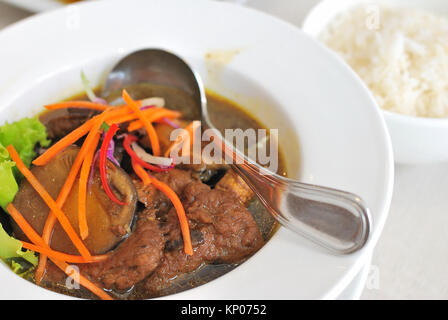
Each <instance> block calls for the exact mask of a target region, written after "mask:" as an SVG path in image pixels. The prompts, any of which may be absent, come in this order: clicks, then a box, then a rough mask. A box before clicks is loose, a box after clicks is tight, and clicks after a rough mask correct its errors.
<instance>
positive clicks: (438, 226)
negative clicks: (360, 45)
mask: <svg viewBox="0 0 448 320" xmlns="http://www.w3.org/2000/svg"><path fill="white" fill-rule="evenodd" d="M34 1H39V0H34ZM234 2H245V3H249V4H250V5H253V6H255V7H258V8H261V9H264V10H267V11H269V12H271V13H273V14H276V15H279V16H281V17H283V18H284V19H286V20H288V21H290V22H292V23H296V24H298V25H300V23H301V21H302V19H303V17H304V16H305V15H306V12H307V11H308V10H309V9H310V8H311V7H312V6H313V5H314V4H315V3H316V2H317V0H276V1H272V0H246V1H245V0H239V1H238V0H235V1H234ZM29 15H30V13H28V12H26V11H23V10H20V9H16V8H13V7H11V6H9V5H6V4H2V3H1V2H0V29H1V28H3V27H5V26H7V25H9V24H11V23H13V22H15V21H18V20H20V19H23V18H25V17H27V16H29ZM0 50H1V49H0ZM372 266H373V267H372V269H371V272H370V274H369V278H368V281H367V285H366V288H365V290H364V293H363V295H362V298H363V299H448V163H444V164H438V165H427V166H397V167H396V177H395V190H394V197H393V201H392V207H391V211H390V215H389V219H388V221H387V223H386V227H385V230H384V233H383V235H382V237H381V239H380V241H379V243H378V246H377V248H376V250H375V252H374V256H373V262H372Z"/></svg>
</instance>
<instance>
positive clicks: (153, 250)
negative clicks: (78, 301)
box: [82, 210, 164, 290]
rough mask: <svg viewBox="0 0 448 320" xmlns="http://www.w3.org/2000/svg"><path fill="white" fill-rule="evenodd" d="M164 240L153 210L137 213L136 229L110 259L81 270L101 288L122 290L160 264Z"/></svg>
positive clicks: (84, 266) (138, 280)
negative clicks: (98, 283)
mask: <svg viewBox="0 0 448 320" xmlns="http://www.w3.org/2000/svg"><path fill="white" fill-rule="evenodd" d="M163 248H164V240H163V235H162V233H161V230H160V228H159V226H158V222H157V220H156V216H155V212H154V210H145V211H143V212H141V213H140V214H139V217H138V221H137V226H136V228H135V230H134V232H133V233H132V235H131V236H130V237H129V238H128V239H126V240H125V241H124V242H123V243H122V244H121V245H120V246H119V247H118V248H117V249H116V250H115V251H114V252H113V253H112V254H111V257H110V258H109V259H107V260H106V261H104V262H100V263H96V264H87V265H83V266H82V268H83V269H84V270H83V271H84V272H85V273H86V274H87V275H88V276H89V277H90V278H91V279H93V280H94V281H96V282H100V284H101V285H102V287H103V288H106V289H117V290H125V289H129V288H131V287H133V286H134V285H135V284H136V283H138V282H140V281H141V280H143V279H145V278H146V277H147V276H148V275H149V274H151V273H152V272H153V271H154V270H155V269H156V268H157V267H158V266H159V264H160V262H161V259H162V256H163Z"/></svg>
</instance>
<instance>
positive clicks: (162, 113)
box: [128, 109, 182, 132]
mask: <svg viewBox="0 0 448 320" xmlns="http://www.w3.org/2000/svg"><path fill="white" fill-rule="evenodd" d="M157 111H158V112H155V113H153V114H152V115H151V116H149V117H148V121H149V122H156V121H158V120H160V119H162V118H165V117H166V118H168V119H177V118H180V117H181V116H182V113H180V112H178V111H173V110H168V109H164V110H157ZM142 127H143V122H142V121H141V120H136V121H133V122H131V123H130V124H129V126H128V131H129V132H131V131H135V130H138V129H140V128H142Z"/></svg>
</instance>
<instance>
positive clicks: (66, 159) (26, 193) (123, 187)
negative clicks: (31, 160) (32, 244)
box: [13, 146, 137, 254]
mask: <svg viewBox="0 0 448 320" xmlns="http://www.w3.org/2000/svg"><path fill="white" fill-rule="evenodd" d="M79 150H80V149H79V147H77V146H70V147H68V148H66V149H65V150H64V151H62V152H61V153H59V154H58V155H56V156H55V157H54V158H53V159H52V160H51V161H50V162H49V163H48V164H47V165H45V166H41V167H33V168H31V172H32V173H33V174H34V175H35V176H36V177H37V179H38V180H39V181H40V182H41V183H42V185H43V186H44V187H45V188H46V189H47V191H48V192H49V193H50V195H51V196H52V197H53V199H56V198H57V196H58V194H59V191H60V189H61V188H62V186H63V184H64V182H65V180H66V178H67V176H68V173H69V171H70V169H71V167H72V164H73V162H74V160H75V158H76V156H77V154H78V152H79ZM107 166H108V176H109V185H110V186H111V188H112V190H113V191H114V193H115V194H116V195H117V197H118V198H119V199H120V200H121V201H123V202H126V203H127V205H124V206H121V205H119V204H116V203H114V202H112V201H111V200H110V199H109V197H108V196H107V194H106V193H105V192H104V189H103V187H102V183H101V176H100V171H99V168H98V167H97V168H96V170H95V174H94V176H93V181H92V183H91V186H90V188H88V191H87V201H86V203H87V204H86V206H87V210H86V214H87V222H88V226H89V236H88V237H87V238H86V239H85V241H84V243H85V244H86V246H87V248H88V249H89V250H90V252H91V253H92V254H103V253H106V252H107V251H109V250H111V249H113V248H114V247H115V246H116V245H117V244H118V243H119V242H120V241H121V240H123V239H124V238H126V237H127V236H128V235H129V233H130V232H131V230H130V226H131V223H132V220H133V217H134V214H135V211H136V207H137V192H136V190H135V187H134V184H133V183H132V180H131V178H130V177H129V175H128V174H127V173H126V172H125V171H124V170H123V169H121V168H119V167H117V166H115V165H114V164H113V163H112V162H110V161H109V162H108V164H107ZM78 189H79V180H78V179H77V180H76V182H75V184H74V186H73V188H72V191H71V193H70V195H69V196H68V198H67V200H66V202H65V205H64V206H63V208H62V211H63V212H64V213H65V214H66V216H67V218H68V219H69V221H70V223H71V224H72V226H73V227H74V229H75V230H76V231H77V232H78V234H79V226H78ZM13 204H14V205H15V206H16V207H17V209H18V210H19V211H20V212H21V213H22V214H23V216H24V217H25V219H26V220H27V221H28V222H29V223H30V224H31V226H32V227H33V228H34V229H35V230H36V231H37V232H38V233H39V234H42V231H43V228H44V225H45V221H46V219H47V216H48V214H49V211H50V210H49V208H48V206H47V205H46V204H45V202H44V201H43V200H42V199H41V197H40V196H39V194H38V193H37V192H36V191H35V190H34V189H33V187H32V186H31V185H30V184H29V182H28V181H26V180H25V179H24V180H23V181H22V182H21V184H20V187H19V192H18V193H17V195H16V197H15V199H14V202H13ZM13 229H14V233H15V235H16V237H18V238H19V239H23V240H26V236H25V235H24V234H23V232H22V231H21V230H20V228H19V227H18V226H17V225H15V224H14V225H13ZM51 247H52V248H53V249H55V250H58V251H62V252H65V253H69V254H79V253H78V251H77V250H76V248H75V247H74V245H73V244H72V242H71V240H70V239H69V237H68V236H67V235H66V233H65V231H64V230H63V229H62V227H61V225H60V224H59V223H58V222H57V223H56V225H55V228H54V232H53V236H52V240H51Z"/></svg>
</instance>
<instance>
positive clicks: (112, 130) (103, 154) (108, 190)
mask: <svg viewBox="0 0 448 320" xmlns="http://www.w3.org/2000/svg"><path fill="white" fill-rule="evenodd" d="M117 131H118V125H117V124H116V123H114V124H113V125H111V126H110V128H109V130H107V133H106V136H105V137H104V139H103V144H102V145H101V149H100V173H101V182H102V183H103V188H104V191H105V192H106V194H107V196H108V197H109V198H110V200H112V201H113V202H115V203H117V204H119V205H121V206H124V205H127V203H125V202H121V201H120V200H119V199H117V197H116V196H115V194H114V193H113V192H112V189H111V188H110V186H109V181H108V179H107V164H106V162H107V150H108V149H109V144H110V142H111V140H112V139H113V137H114V135H115V133H116V132H117Z"/></svg>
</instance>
